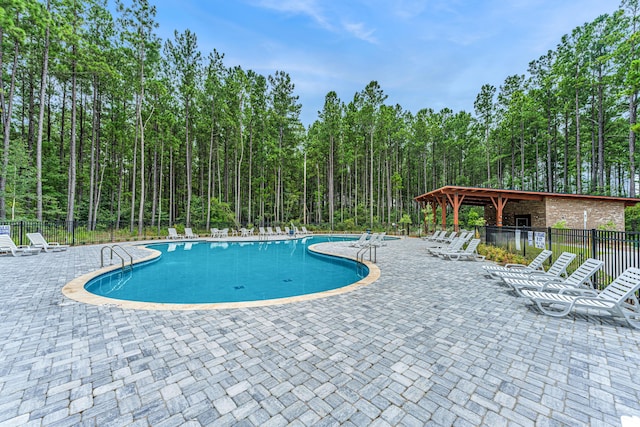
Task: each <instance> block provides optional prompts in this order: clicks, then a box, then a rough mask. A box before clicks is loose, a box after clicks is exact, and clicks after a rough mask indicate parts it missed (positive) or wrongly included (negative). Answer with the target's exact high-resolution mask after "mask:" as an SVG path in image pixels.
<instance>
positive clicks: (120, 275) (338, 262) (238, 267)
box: [85, 236, 369, 304]
mask: <svg viewBox="0 0 640 427" xmlns="http://www.w3.org/2000/svg"><path fill="white" fill-rule="evenodd" d="M328 240H333V241H336V240H351V239H345V238H337V237H326V236H325V237H310V238H305V239H299V240H298V239H296V240H287V241H269V242H229V243H226V242H213V243H212V242H205V241H194V242H179V243H165V244H155V245H149V246H148V247H150V248H153V249H156V250H159V251H160V252H162V255H161V257H160V258H158V259H157V260H155V261H151V262H147V263H144V264H139V265H137V266H135V267H134V269H133V271H132V272H121V271H116V272H112V273H107V274H105V275H102V276H99V277H97V278H95V279H93V280H91V281H90V282H89V283H87V284H86V285H85V289H86V290H87V291H89V292H91V293H94V294H97V295H101V296H105V297H109V298H115V299H123V300H130V301H143V302H158V303H176V304H196V303H219V302H220V303H221V302H241V301H257V300H267V299H276V298H286V297H292V296H297V295H306V294H311V293H316V292H322V291H327V290H331V289H337V288H341V287H344V286H347V285H350V284H352V283H354V282H357V281H358V280H360V279H362V278H363V277H365V276H366V275H368V274H369V271H368V269H367V268H366V267H365V266H363V265H362V264H359V263H356V262H355V261H352V260H347V259H344V258H337V257H332V256H327V255H320V254H317V253H313V252H311V251H308V250H307V248H308V246H309V245H311V244H315V243H320V242H323V241H328Z"/></svg>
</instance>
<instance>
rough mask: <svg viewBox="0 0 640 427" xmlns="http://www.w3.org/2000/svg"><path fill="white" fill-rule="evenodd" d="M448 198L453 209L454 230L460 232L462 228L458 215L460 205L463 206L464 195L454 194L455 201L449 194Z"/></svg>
mask: <svg viewBox="0 0 640 427" xmlns="http://www.w3.org/2000/svg"><path fill="white" fill-rule="evenodd" d="M447 198H448V199H449V203H451V206H452V207H453V230H454V231H459V230H460V227H459V225H458V213H459V211H460V205H462V201H463V200H464V195H462V196H459V195H458V193H454V194H453V199H452V198H451V196H450V195H448V194H447Z"/></svg>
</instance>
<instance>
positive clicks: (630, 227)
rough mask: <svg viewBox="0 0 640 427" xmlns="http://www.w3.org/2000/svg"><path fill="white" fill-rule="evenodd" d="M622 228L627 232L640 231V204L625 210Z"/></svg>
mask: <svg viewBox="0 0 640 427" xmlns="http://www.w3.org/2000/svg"><path fill="white" fill-rule="evenodd" d="M624 227H625V230H627V231H640V203H636V204H635V205H633V206H629V207H626V208H625V210H624Z"/></svg>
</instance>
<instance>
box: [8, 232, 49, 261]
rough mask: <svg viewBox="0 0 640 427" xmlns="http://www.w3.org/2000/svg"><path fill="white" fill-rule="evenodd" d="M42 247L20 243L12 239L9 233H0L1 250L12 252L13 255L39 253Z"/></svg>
mask: <svg viewBox="0 0 640 427" xmlns="http://www.w3.org/2000/svg"><path fill="white" fill-rule="evenodd" d="M41 250H42V249H41V248H32V247H31V246H27V245H18V246H16V244H15V243H14V242H13V240H11V237H9V235H8V234H0V252H5V253H11V255H13V256H20V255H38V254H39V253H40V251H41Z"/></svg>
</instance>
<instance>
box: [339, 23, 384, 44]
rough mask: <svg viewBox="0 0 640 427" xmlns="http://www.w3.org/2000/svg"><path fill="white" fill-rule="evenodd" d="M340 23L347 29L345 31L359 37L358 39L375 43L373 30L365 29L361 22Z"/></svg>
mask: <svg viewBox="0 0 640 427" xmlns="http://www.w3.org/2000/svg"><path fill="white" fill-rule="evenodd" d="M342 25H343V27H344V29H345V30H347V32H349V33H350V34H352V35H354V36H355V37H357V38H359V39H360V40H364V41H366V42H369V43H374V44H375V43H377V40H376V38H375V37H374V36H373V33H374V32H375V30H369V29H366V28H365V25H364V24H363V23H362V22H354V23H349V22H345V23H344V24H342Z"/></svg>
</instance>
